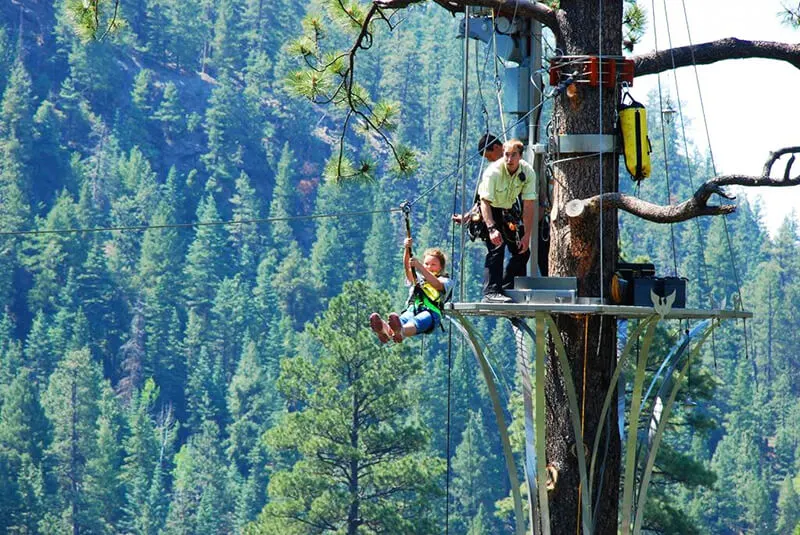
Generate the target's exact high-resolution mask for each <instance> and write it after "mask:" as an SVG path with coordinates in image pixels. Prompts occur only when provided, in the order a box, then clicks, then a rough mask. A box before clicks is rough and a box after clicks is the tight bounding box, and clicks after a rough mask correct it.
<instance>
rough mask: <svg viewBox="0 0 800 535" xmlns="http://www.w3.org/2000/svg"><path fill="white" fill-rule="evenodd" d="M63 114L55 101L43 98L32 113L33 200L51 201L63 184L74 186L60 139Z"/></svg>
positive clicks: (46, 202) (35, 201) (38, 201)
mask: <svg viewBox="0 0 800 535" xmlns="http://www.w3.org/2000/svg"><path fill="white" fill-rule="evenodd" d="M63 121H64V118H63V114H62V113H61V112H59V111H58V110H57V109H56V107H55V105H54V103H53V102H52V101H50V100H44V101H42V103H41V104H40V105H39V108H38V109H37V110H36V114H35V115H34V116H33V143H35V146H36V158H34V159H32V161H31V162H30V165H31V183H32V184H34V185H35V187H34V188H33V191H32V192H31V201H32V204H34V205H37V204H39V203H40V202H41V203H44V204H45V205H49V204H50V203H51V202H52V201H53V197H54V196H55V195H56V192H57V191H58V190H59V189H60V188H61V187H62V186H71V185H72V180H71V178H70V176H69V175H70V168H69V156H68V153H67V150H66V149H65V147H64V146H63V145H62V143H61V129H62V127H63Z"/></svg>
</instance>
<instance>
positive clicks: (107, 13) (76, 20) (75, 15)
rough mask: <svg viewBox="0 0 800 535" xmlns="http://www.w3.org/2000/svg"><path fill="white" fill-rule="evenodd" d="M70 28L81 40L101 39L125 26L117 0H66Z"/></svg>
mask: <svg viewBox="0 0 800 535" xmlns="http://www.w3.org/2000/svg"><path fill="white" fill-rule="evenodd" d="M64 5H65V10H66V12H67V15H68V16H69V20H70V22H71V24H72V30H73V31H74V32H75V34H76V35H77V36H78V37H79V38H80V39H81V40H83V41H90V40H97V39H102V38H104V37H105V36H106V35H108V34H109V33H111V32H117V31H119V30H120V29H122V28H123V27H124V26H125V21H124V20H123V19H122V18H121V17H120V16H119V14H118V9H119V0H66V2H65V4H64Z"/></svg>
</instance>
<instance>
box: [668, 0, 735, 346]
mask: <svg viewBox="0 0 800 535" xmlns="http://www.w3.org/2000/svg"><path fill="white" fill-rule="evenodd" d="M681 5H682V6H683V19H684V21H685V23H686V35H687V36H688V38H689V50H690V51H691V53H692V67H693V68H694V78H695V83H696V84H697V94H698V96H699V99H700V111H701V114H702V116H703V126H704V128H705V132H706V142H707V143H708V154H709V157H710V158H711V169H712V171H713V172H714V175H715V176H716V174H717V164H716V161H715V160H714V151H713V150H712V147H711V134H710V133H709V131H708V119H707V118H706V107H705V103H704V102H703V92H702V91H701V89H700V75H699V74H698V71H697V61H696V58H695V55H694V43H693V42H692V33H691V31H690V30H689V16H688V14H687V13H686V0H681ZM722 222H723V226H724V228H725V238H726V240H727V242H728V254H729V255H730V259H731V267H732V269H733V279H734V281H735V283H736V293H737V294H738V296H739V305H740V306H741V307H742V308H744V298H743V297H742V286H741V284H740V283H739V274H738V271H737V269H736V258H735V256H734V253H733V246H732V245H731V237H730V231H729V230H728V217H727V216H723V218H722ZM742 326H743V330H744V353H745V358H748V357H749V351H748V348H747V322H746V321H743V322H742ZM712 340H713V339H712Z"/></svg>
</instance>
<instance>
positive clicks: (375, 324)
mask: <svg viewBox="0 0 800 535" xmlns="http://www.w3.org/2000/svg"><path fill="white" fill-rule="evenodd" d="M369 327H370V329H372V330H373V331H374V332H375V334H376V335H377V336H378V340H380V341H381V343H382V344H385V343H386V342H388V341H389V333H388V332H386V331H387V329H386V328H387V325H386V322H384V321H383V320H382V319H381V316H380V314H378V313H377V312H373V313H372V314H370V316H369Z"/></svg>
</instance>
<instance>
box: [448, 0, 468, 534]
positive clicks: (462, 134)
mask: <svg viewBox="0 0 800 535" xmlns="http://www.w3.org/2000/svg"><path fill="white" fill-rule="evenodd" d="M469 11H470V10H469V6H466V7H465V8H464V35H465V36H466V37H465V39H464V52H463V54H464V62H463V72H462V75H461V120H460V123H459V137H458V155H457V157H456V163H457V165H458V167H459V169H460V170H461V212H460V213H462V214H463V213H464V195H465V192H464V188H465V183H466V180H467V167H466V165H461V159H462V158H463V157H464V156H465V154H466V123H467V99H468V97H469ZM457 199H458V188H453V212H455V207H456V206H455V205H456V202H457ZM450 226H451V232H450V235H451V239H450V259H451V262H452V261H453V260H454V259H455V254H456V226H455V221H453V222H452V223H451V225H450ZM461 251H462V258H460V261H459V271H460V277H459V279H460V280H459V295H460V299H461V300H462V301H463V300H464V258H463V251H464V232H463V228H462V232H461ZM452 377H453V324H452V322H451V323H450V325H449V326H448V329H447V424H446V427H445V434H446V440H445V442H446V446H445V449H446V453H445V454H446V457H447V474H446V476H445V479H446V484H445V493H446V495H445V524H444V532H445V535H449V533H450V472H451V471H452V460H451V435H452V429H451V422H452V397H453V396H452V391H453V381H452Z"/></svg>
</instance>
